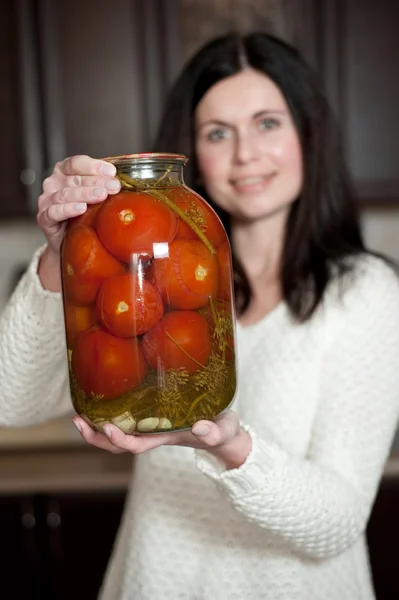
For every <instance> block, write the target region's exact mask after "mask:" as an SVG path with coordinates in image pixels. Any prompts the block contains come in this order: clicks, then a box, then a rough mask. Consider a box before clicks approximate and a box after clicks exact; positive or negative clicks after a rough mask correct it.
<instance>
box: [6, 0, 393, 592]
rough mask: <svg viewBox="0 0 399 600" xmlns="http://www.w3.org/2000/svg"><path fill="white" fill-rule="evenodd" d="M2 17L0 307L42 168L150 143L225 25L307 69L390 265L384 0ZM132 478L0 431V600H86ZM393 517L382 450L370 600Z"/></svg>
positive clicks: (79, 6) (148, 3)
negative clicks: (251, 34)
mask: <svg viewBox="0 0 399 600" xmlns="http://www.w3.org/2000/svg"><path fill="white" fill-rule="evenodd" d="M1 9H2V10H1V19H0V45H1V58H0V107H1V110H0V131H1V137H0V156H1V171H2V181H1V185H0V311H1V310H2V309H3V307H4V305H5V303H6V301H7V298H8V297H9V294H10V293H11V291H12V289H13V288H14V286H15V283H16V282H17V281H18V278H19V277H20V275H21V273H23V271H24V269H25V268H26V265H27V263H28V261H29V260H30V257H31V255H32V252H33V251H34V250H35V249H36V248H37V247H38V246H39V245H40V244H42V243H43V238H42V235H41V233H40V231H39V229H38V227H37V226H36V222H35V213H36V203H37V197H38V195H39V194H40V190H41V182H42V180H43V178H44V177H45V176H46V175H47V174H48V173H50V172H51V170H52V167H53V165H54V164H55V162H56V161H58V160H62V159H63V158H64V157H66V156H69V155H72V154H83V153H85V154H89V155H91V156H98V157H101V156H107V155H112V154H123V153H132V152H139V151H146V150H148V149H150V147H151V140H152V139H153V136H154V132H155V130H156V127H157V124H158V120H159V118H160V112H161V109H162V104H163V100H164V97H165V93H166V90H167V88H168V86H169V85H170V83H171V82H172V81H173V79H174V78H175V76H176V74H177V73H178V72H179V69H180V67H181V65H182V64H183V62H184V61H186V60H187V59H188V58H189V57H190V56H191V55H192V53H193V52H194V51H195V50H196V49H197V48H198V46H200V45H201V44H202V43H203V42H205V41H206V40H208V39H209V38H211V37H213V36H214V35H217V34H220V33H223V32H226V31H228V30H230V29H231V28H234V29H239V30H240V31H242V32H246V31H250V30H254V29H257V30H262V29H268V30H269V31H272V32H274V33H276V34H278V35H280V36H281V37H283V38H285V39H286V40H288V41H290V42H292V43H294V44H295V45H296V46H297V47H298V48H300V49H301V50H302V52H303V53H304V54H305V56H306V57H307V58H308V60H309V61H310V62H311V63H312V64H313V66H314V67H315V69H316V70H317V71H318V73H319V75H320V77H321V81H322V83H323V85H324V88H325V90H326V93H327V95H328V97H329V100H330V102H331V103H332V105H333V107H334V109H335V113H336V116H337V119H338V122H339V124H340V126H341V130H342V133H343V137H344V143H345V152H346V155H347V159H348V162H349V166H350V169H351V173H352V176H353V180H354V183H355V186H356V189H357V192H358V198H359V205H360V207H361V214H362V223H363V227H364V233H365V236H366V240H367V242H368V244H369V246H370V247H372V248H373V249H376V250H379V251H382V252H385V253H386V254H388V255H389V256H391V257H392V258H394V259H398V260H399V119H398V116H397V107H398V97H399V77H398V72H399V36H398V33H397V24H398V23H399V3H398V2H393V1H392V2H391V1H389V0H380V2H375V0H263V1H262V0H246V1H245V0H234V1H233V0H145V1H144V0H114V1H112V0H1ZM365 326H366V324H365ZM398 352H399V348H398ZM38 377H40V373H38ZM27 394H29V390H27ZM372 427H373V424H372V423H370V428H372ZM398 437H399V436H398ZM131 468H132V459H131V457H129V456H126V455H120V456H112V455H108V454H107V453H105V452H102V451H99V450H95V449H93V448H91V447H86V446H85V445H84V444H83V443H82V442H81V439H80V437H79V435H78V434H77V432H76V431H75V430H74V428H73V426H72V424H71V422H70V419H62V420H59V421H56V422H52V423H49V424H46V425H43V426H41V427H34V428H28V429H21V430H5V429H0V531H1V533H2V534H1V541H0V565H1V566H0V569H1V571H0V572H1V575H2V577H1V582H2V585H1V587H2V592H1V597H2V598H7V600H8V598H10V599H11V598H12V599H13V600H14V599H16V600H18V599H19V598H27V597H29V598H30V599H40V600H49V599H51V600H64V599H65V600H66V599H68V600H69V599H70V598H71V597H74V598H76V599H77V600H79V599H84V600H91V599H93V600H94V598H95V597H96V592H97V590H98V587H99V585H100V582H101V578H102V576H103V573H104V569H105V566H106V563H107V560H108V557H109V553H110V551H111V547H112V543H113V539H114V536H115V532H116V529H117V526H118V523H119V519H120V514H121V511H122V508H123V502H124V498H125V493H126V486H127V483H128V480H129V474H130V470H131ZM398 513H399V441H396V442H395V444H394V446H393V449H392V456H391V458H390V460H389V461H388V464H387V466H386V471H385V475H384V480H383V482H382V485H381V488H380V491H379V494H378V497H377V500H376V503H375V506H374V510H373V514H372V518H371V522H370V525H369V529H368V536H369V542H370V551H371V561H372V568H373V574H374V579H375V586H376V589H377V594H378V599H379V600H385V599H391V598H392V599H395V600H397V598H399V577H398V576H397V564H396V560H395V559H396V557H397V556H398V544H399V514H398ZM78 581H79V583H78Z"/></svg>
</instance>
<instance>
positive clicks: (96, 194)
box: [92, 188, 105, 198]
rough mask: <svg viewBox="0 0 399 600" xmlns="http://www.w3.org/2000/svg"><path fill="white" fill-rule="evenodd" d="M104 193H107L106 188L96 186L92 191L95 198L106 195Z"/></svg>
mask: <svg viewBox="0 0 399 600" xmlns="http://www.w3.org/2000/svg"><path fill="white" fill-rule="evenodd" d="M104 194H105V190H104V188H94V190H93V191H92V196H93V197H94V198H100V197H101V196H104Z"/></svg>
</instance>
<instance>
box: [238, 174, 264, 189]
mask: <svg viewBox="0 0 399 600" xmlns="http://www.w3.org/2000/svg"><path fill="white" fill-rule="evenodd" d="M274 176H275V173H269V174H268V175H258V176H256V177H255V176H254V177H240V178H239V179H233V180H232V182H231V183H232V185H234V186H235V187H236V188H252V187H258V186H262V184H265V183H268V182H269V181H271V179H272V178H273V177H274Z"/></svg>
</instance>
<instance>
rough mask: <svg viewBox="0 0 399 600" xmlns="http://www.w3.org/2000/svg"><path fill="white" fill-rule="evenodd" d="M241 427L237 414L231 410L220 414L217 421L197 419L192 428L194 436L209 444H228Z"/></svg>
mask: <svg viewBox="0 0 399 600" xmlns="http://www.w3.org/2000/svg"><path fill="white" fill-rule="evenodd" d="M239 429H240V424H239V421H238V418H237V415H236V414H235V413H233V412H231V411H229V412H226V413H223V414H222V415H219V416H218V417H217V418H216V419H215V422H213V421H204V420H203V421H197V423H194V425H193V426H192V428H191V432H192V434H193V435H194V437H196V438H198V439H200V440H201V442H202V443H203V444H206V445H207V446H212V447H214V446H220V445H221V444H227V443H228V442H230V441H231V440H232V439H233V438H234V436H235V435H237V433H238V431H239Z"/></svg>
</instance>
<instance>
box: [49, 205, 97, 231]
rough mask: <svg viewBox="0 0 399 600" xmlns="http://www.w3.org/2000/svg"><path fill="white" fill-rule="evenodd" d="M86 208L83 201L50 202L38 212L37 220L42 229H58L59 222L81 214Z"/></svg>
mask: <svg viewBox="0 0 399 600" xmlns="http://www.w3.org/2000/svg"><path fill="white" fill-rule="evenodd" d="M86 209H87V204H85V203H75V204H52V205H51V206H49V207H48V208H46V209H45V210H43V211H42V212H40V213H39V214H38V217H37V222H38V224H39V226H40V227H41V229H43V230H44V231H49V230H52V229H56V230H58V229H59V225H60V223H62V222H63V221H66V220H67V219H72V218H73V217H77V216H79V215H81V214H83V213H84V212H85V211H86Z"/></svg>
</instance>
